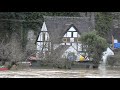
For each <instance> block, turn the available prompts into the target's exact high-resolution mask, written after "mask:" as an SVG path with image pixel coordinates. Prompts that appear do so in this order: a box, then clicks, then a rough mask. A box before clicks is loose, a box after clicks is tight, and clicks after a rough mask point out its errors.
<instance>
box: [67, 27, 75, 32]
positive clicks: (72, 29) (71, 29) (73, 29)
mask: <svg viewBox="0 0 120 90" xmlns="http://www.w3.org/2000/svg"><path fill="white" fill-rule="evenodd" d="M68 31H76V30H75V28H74V27H71V28H70V29H69V30H68Z"/></svg>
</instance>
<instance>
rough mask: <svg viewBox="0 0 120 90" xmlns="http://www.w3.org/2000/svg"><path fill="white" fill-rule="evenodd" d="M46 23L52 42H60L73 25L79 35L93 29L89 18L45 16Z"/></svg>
mask: <svg viewBox="0 0 120 90" xmlns="http://www.w3.org/2000/svg"><path fill="white" fill-rule="evenodd" d="M44 22H45V24H46V27H47V30H48V32H49V34H50V38H51V40H54V39H56V41H59V39H60V38H62V37H63V36H64V34H65V32H66V31H67V30H68V29H69V28H70V26H72V25H73V26H74V27H75V28H76V29H77V31H78V32H79V33H83V32H88V31H90V30H92V28H93V26H92V22H91V21H90V18H89V17H64V16H44Z"/></svg>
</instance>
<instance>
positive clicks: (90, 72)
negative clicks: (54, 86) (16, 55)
mask: <svg viewBox="0 0 120 90" xmlns="http://www.w3.org/2000/svg"><path fill="white" fill-rule="evenodd" d="M0 78H120V68H117V69H111V68H106V66H105V65H101V66H100V67H99V68H98V69H70V70H63V69H23V70H15V71H12V70H10V71H0Z"/></svg>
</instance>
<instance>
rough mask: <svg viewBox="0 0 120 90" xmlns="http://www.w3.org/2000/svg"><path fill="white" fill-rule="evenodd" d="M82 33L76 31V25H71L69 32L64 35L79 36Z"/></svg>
mask: <svg viewBox="0 0 120 90" xmlns="http://www.w3.org/2000/svg"><path fill="white" fill-rule="evenodd" d="M79 36H80V35H79V34H78V32H77V31H76V29H75V28H74V27H71V28H70V29H69V30H68V31H67V33H66V34H65V35H64V37H79Z"/></svg>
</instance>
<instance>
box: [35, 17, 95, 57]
mask: <svg viewBox="0 0 120 90" xmlns="http://www.w3.org/2000/svg"><path fill="white" fill-rule="evenodd" d="M91 30H94V25H93V19H92V20H91V18H90V17H61V16H54V17H51V16H45V17H44V22H43V25H42V28H41V30H40V32H39V35H38V36H37V40H36V45H37V46H36V48H37V54H36V56H37V57H38V58H42V57H46V55H48V54H49V55H50V54H51V53H52V52H54V53H57V54H58V56H59V57H63V58H66V57H67V55H68V53H74V54H75V55H76V56H78V54H80V52H82V51H83V48H82V44H81V42H80V37H81V34H82V33H84V32H89V31H91Z"/></svg>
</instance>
